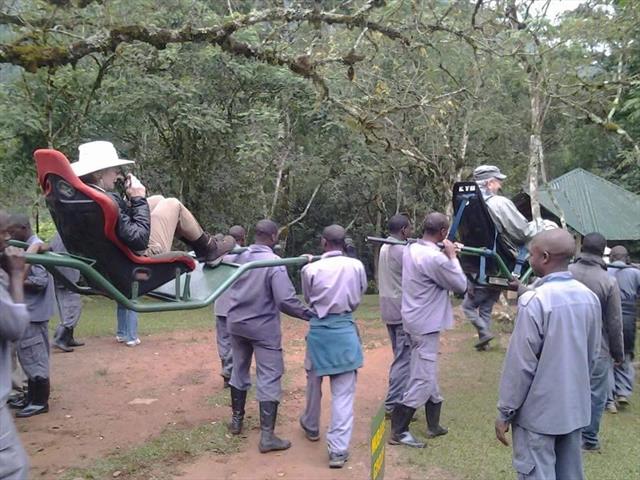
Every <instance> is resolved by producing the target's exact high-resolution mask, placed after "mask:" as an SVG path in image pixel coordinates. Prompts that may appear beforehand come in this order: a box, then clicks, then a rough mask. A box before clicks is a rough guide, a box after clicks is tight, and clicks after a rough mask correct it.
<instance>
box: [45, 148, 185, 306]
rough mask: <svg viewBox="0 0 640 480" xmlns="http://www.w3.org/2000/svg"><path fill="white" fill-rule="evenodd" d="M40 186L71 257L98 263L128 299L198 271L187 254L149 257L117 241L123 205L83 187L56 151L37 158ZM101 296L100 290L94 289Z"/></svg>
mask: <svg viewBox="0 0 640 480" xmlns="http://www.w3.org/2000/svg"><path fill="white" fill-rule="evenodd" d="M34 158H35V161H36V169H37V172H38V182H39V184H40V187H41V188H42V190H43V192H44V196H45V200H46V203H47V207H48V208H49V211H50V212H51V217H52V218H53V221H54V223H55V225H56V228H57V229H58V232H59V233H60V236H61V237H62V241H63V243H64V245H65V247H66V248H67V250H68V251H69V253H70V254H72V255H78V256H81V257H85V258H88V259H92V260H93V261H95V264H94V265H93V268H94V269H95V270H97V271H98V272H99V273H100V274H101V275H102V276H104V277H105V278H106V279H107V280H108V281H109V282H110V283H111V284H113V285H114V286H115V287H116V288H117V289H118V290H119V291H120V292H122V293H123V294H124V295H125V296H126V297H127V298H132V297H135V296H139V295H144V294H146V293H148V292H151V291H152V290H154V289H156V288H157V287H159V286H160V285H163V284H165V283H167V282H169V281H171V280H174V279H175V278H176V276H178V275H180V274H182V273H185V272H190V271H192V270H193V269H194V268H195V267H196V262H195V260H194V259H193V258H192V257H191V256H189V255H188V254H186V253H184V252H169V253H167V254H163V255H156V256H152V257H145V256H141V255H137V254H136V253H134V252H133V251H132V250H130V249H129V248H128V247H127V246H126V245H125V244H124V243H122V241H121V240H120V239H119V238H118V237H117V235H116V225H117V222H118V205H117V204H116V202H115V200H114V199H113V198H111V196H109V195H108V194H106V193H103V192H100V191H99V190H96V189H95V188H92V187H90V186H88V185H86V184H84V183H83V182H82V181H81V180H80V179H79V178H78V177H77V176H76V175H75V173H74V172H73V170H72V169H71V166H70V164H69V160H67V158H66V157H65V156H64V154H62V153H61V152H59V151H57V150H45V149H42V150H36V152H35V153H34ZM91 287H92V288H95V289H97V290H101V288H100V285H91Z"/></svg>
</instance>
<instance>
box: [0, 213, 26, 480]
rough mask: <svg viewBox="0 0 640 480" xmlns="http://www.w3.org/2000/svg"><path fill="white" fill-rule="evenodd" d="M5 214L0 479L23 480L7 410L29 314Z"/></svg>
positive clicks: (0, 220) (0, 228)
mask: <svg viewBox="0 0 640 480" xmlns="http://www.w3.org/2000/svg"><path fill="white" fill-rule="evenodd" d="M7 221H8V216H7V214H6V213H4V212H2V211H0V258H2V257H5V258H3V259H2V260H3V261H2V263H3V268H6V269H7V272H8V273H9V275H8V284H7V285H6V286H5V285H4V284H3V283H0V479H3V480H26V479H27V475H28V474H29V464H28V460H27V454H26V453H25V451H24V449H23V448H22V445H21V444H20V439H19V438H18V434H17V432H16V428H15V426H14V424H13V419H12V418H11V414H10V413H9V410H8V408H7V406H6V402H7V397H8V396H9V392H10V391H11V356H10V348H11V342H15V341H18V340H19V339H20V338H21V337H22V335H23V333H24V331H25V329H26V328H27V325H28V324H29V313H28V311H27V307H26V305H25V304H24V303H23V302H24V295H23V286H22V279H23V272H24V268H25V263H24V255H23V253H22V251H21V250H20V249H18V248H15V247H7V248H6V249H5V238H6V236H7Z"/></svg>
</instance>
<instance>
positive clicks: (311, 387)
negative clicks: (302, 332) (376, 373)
mask: <svg viewBox="0 0 640 480" xmlns="http://www.w3.org/2000/svg"><path fill="white" fill-rule="evenodd" d="M345 234H346V232H345V230H344V228H342V227H341V226H339V225H331V226H329V227H327V228H325V229H324V231H323V233H322V240H321V244H322V249H323V250H324V252H325V253H324V254H323V255H322V259H320V260H318V261H317V262H314V263H312V264H310V265H307V266H305V267H304V268H303V269H302V292H303V294H304V298H305V300H306V302H307V303H308V304H309V306H310V307H311V310H312V311H313V316H312V317H311V322H310V328H309V334H308V335H307V354H306V358H305V370H306V371H307V402H306V407H305V411H304V414H303V415H302V417H301V418H300V425H301V426H302V429H303V430H304V431H305V433H306V436H307V438H308V439H309V440H311V441H316V440H318V439H319V437H320V435H319V430H320V404H321V400H322V379H323V377H325V376H328V377H329V380H330V382H331V422H330V424H329V430H328V431H327V445H328V448H329V466H330V467H331V468H342V467H343V466H344V464H345V462H346V461H347V459H348V458H349V443H350V442H351V434H352V432H353V401H354V399H355V394H356V377H357V369H358V368H360V367H361V366H362V347H361V346H360V338H359V337H358V331H357V329H356V325H355V322H354V318H353V312H354V311H355V310H356V308H358V305H360V301H361V300H362V294H363V293H364V292H365V291H366V290H367V275H366V273H365V271H364V266H363V265H362V262H360V260H357V259H355V258H350V257H348V256H347V255H346V254H344V241H345Z"/></svg>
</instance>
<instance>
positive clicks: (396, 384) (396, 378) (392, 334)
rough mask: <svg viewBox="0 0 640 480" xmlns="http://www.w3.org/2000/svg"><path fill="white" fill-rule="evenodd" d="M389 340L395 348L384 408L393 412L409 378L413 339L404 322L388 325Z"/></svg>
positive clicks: (393, 348)
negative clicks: (405, 328)
mask: <svg viewBox="0 0 640 480" xmlns="http://www.w3.org/2000/svg"><path fill="white" fill-rule="evenodd" d="M387 331H388V332H389V340H390V341H391V348H392V350H393V361H392V362H391V366H390V367H389V390H388V392H387V398H386V399H385V401H384V409H385V411H387V412H392V411H393V407H394V405H395V404H396V403H400V401H401V400H402V394H403V393H404V392H405V388H406V386H407V380H408V379H409V364H410V362H411V341H410V340H409V335H407V334H406V332H405V331H404V328H403V327H402V323H398V324H394V325H390V324H389V325H387Z"/></svg>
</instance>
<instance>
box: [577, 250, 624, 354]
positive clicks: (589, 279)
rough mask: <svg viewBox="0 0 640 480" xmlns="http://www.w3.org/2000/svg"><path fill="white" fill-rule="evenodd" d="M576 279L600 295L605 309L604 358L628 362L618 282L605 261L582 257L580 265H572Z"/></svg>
mask: <svg viewBox="0 0 640 480" xmlns="http://www.w3.org/2000/svg"><path fill="white" fill-rule="evenodd" d="M569 271H570V272H571V273H572V274H573V276H574V278H575V279H576V280H578V281H580V282H582V283H584V284H585V285H586V286H587V287H589V289H590V290H591V291H592V292H593V293H595V294H596V296H597V297H598V300H600V305H601V306H602V346H601V347H600V355H602V356H608V355H611V356H612V357H613V359H614V360H616V361H618V362H621V361H622V360H623V359H624V347H623V342H622V303H621V301H620V289H619V288H618V282H616V280H615V279H614V278H611V277H610V276H609V274H607V270H606V265H605V263H604V260H603V259H602V257H599V256H597V255H593V254H591V253H584V252H583V253H580V256H579V257H578V258H577V260H576V262H575V263H573V264H571V265H569Z"/></svg>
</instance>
